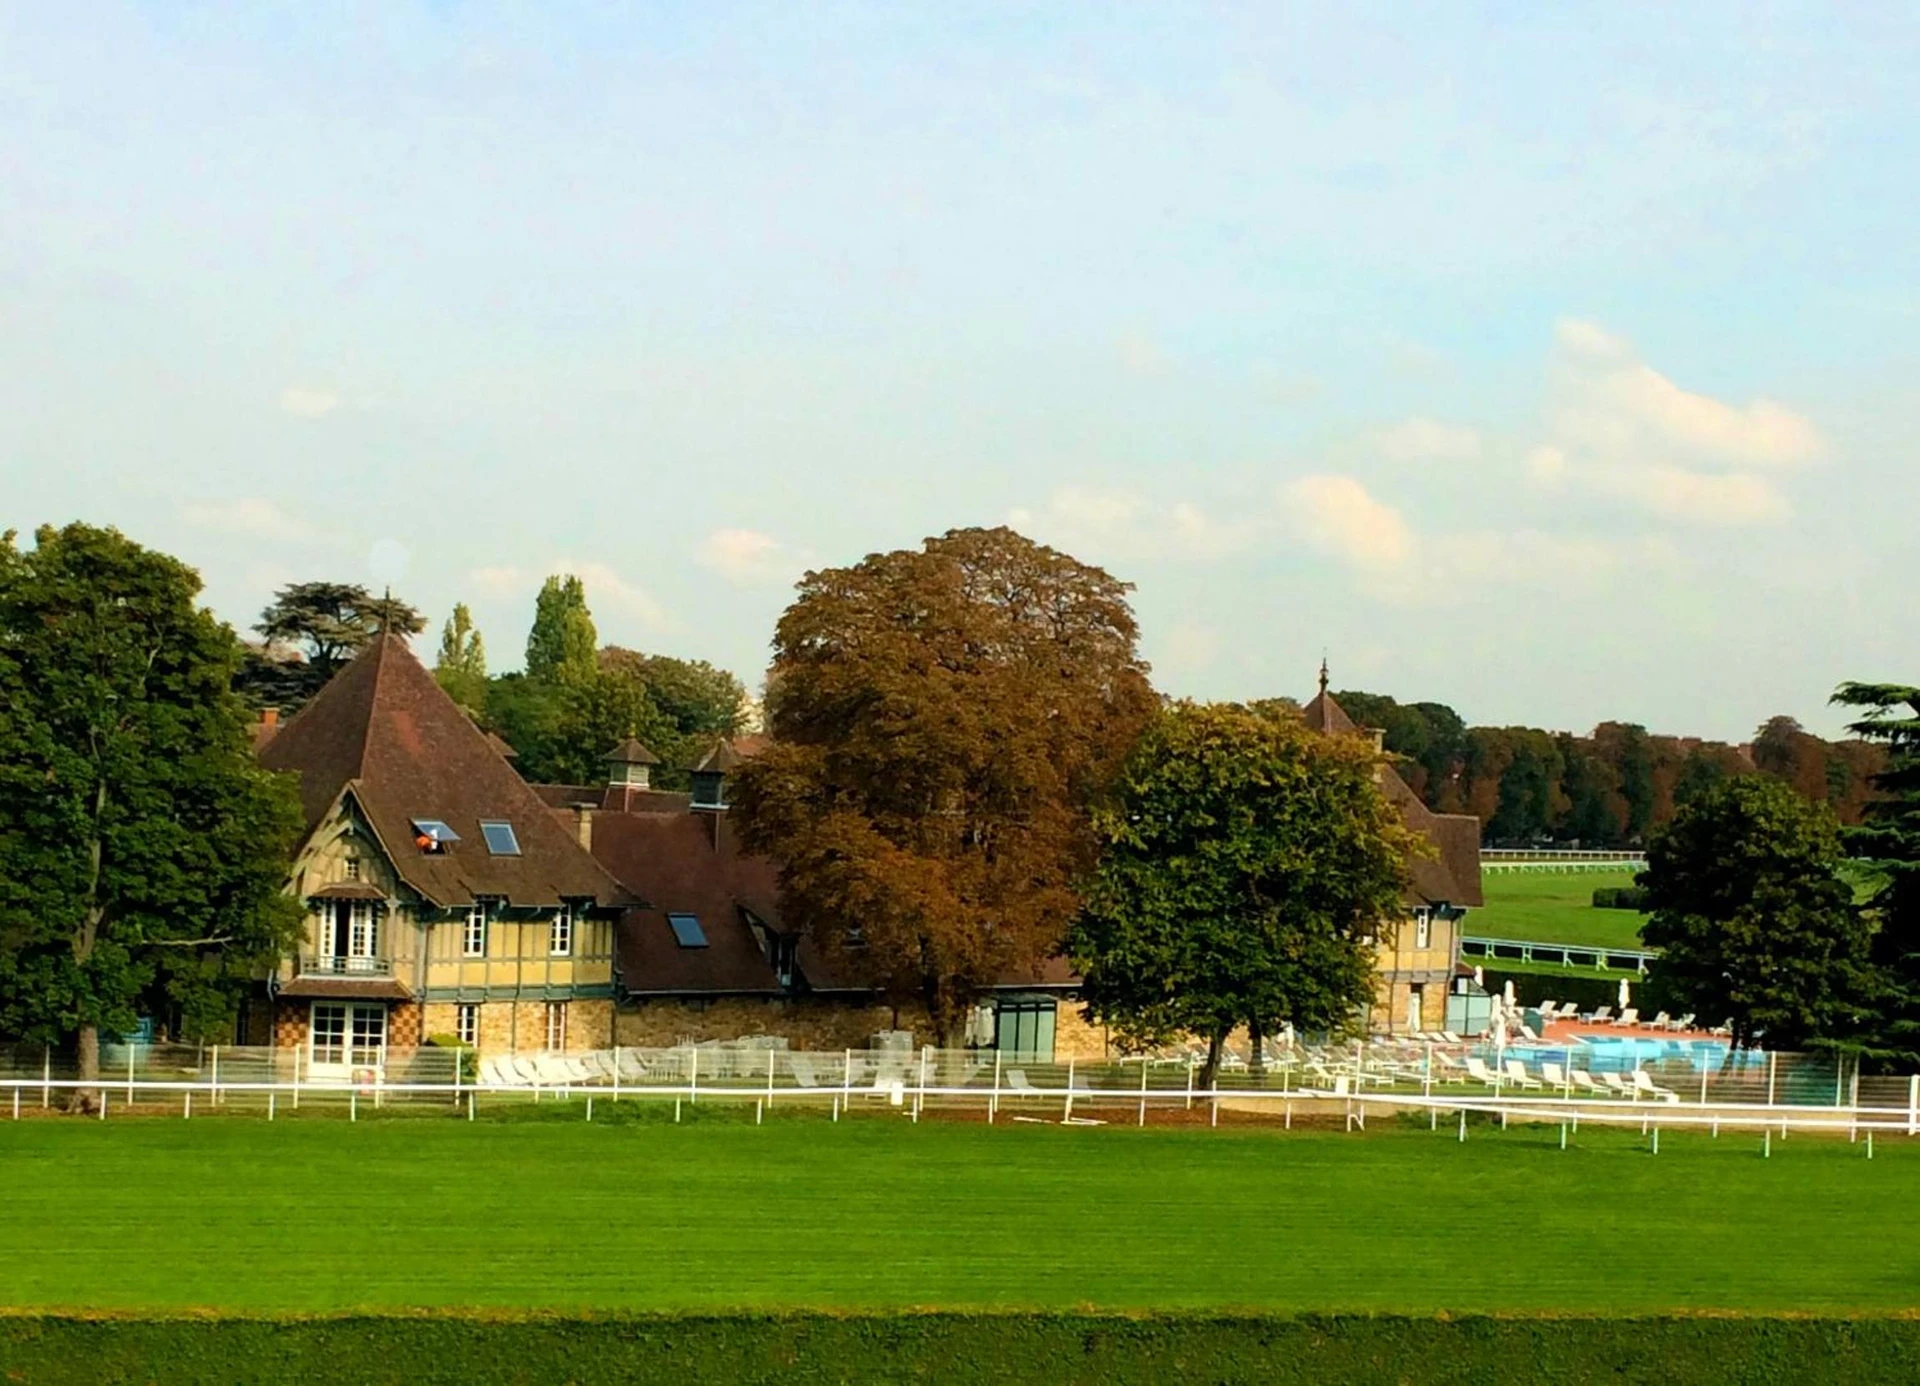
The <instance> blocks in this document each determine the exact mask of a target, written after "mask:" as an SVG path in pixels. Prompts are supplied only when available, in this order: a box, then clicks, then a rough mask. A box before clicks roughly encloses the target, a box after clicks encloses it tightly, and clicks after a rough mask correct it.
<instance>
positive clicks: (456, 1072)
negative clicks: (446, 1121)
mask: <svg viewBox="0 0 1920 1386" xmlns="http://www.w3.org/2000/svg"><path fill="white" fill-rule="evenodd" d="M466 1066H467V1050H466V1046H465V1045H461V1046H459V1047H458V1048H456V1049H455V1050H454V1051H453V1109H454V1110H455V1111H456V1112H457V1111H459V1110H460V1070H461V1069H463V1068H465V1067H466Z"/></svg>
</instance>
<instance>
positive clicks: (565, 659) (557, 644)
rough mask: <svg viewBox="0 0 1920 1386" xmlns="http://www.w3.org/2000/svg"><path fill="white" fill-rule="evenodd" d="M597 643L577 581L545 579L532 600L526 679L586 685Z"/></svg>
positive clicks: (564, 577) (583, 589) (583, 591)
mask: <svg viewBox="0 0 1920 1386" xmlns="http://www.w3.org/2000/svg"><path fill="white" fill-rule="evenodd" d="M599 643H600V636H599V633H598V632H597V631H596V630H595V629H594V625H593V613H592V612H590V611H589V610H587V591H586V587H585V586H584V585H583V584H582V583H581V581H580V579H579V578H577V577H574V576H573V575H572V574H570V573H568V574H556V575H554V576H553V577H550V578H548V579H547V580H546V582H545V583H544V584H542V585H541V588H540V595H539V596H538V597H536V598H534V604H533V628H532V629H531V630H529V631H528V632H527V677H528V678H530V679H539V680H541V681H543V682H546V683H560V684H569V685H574V686H582V685H585V684H587V683H590V682H592V680H593V676H594V672H595V661H594V651H595V650H596V649H597V648H598V646H599Z"/></svg>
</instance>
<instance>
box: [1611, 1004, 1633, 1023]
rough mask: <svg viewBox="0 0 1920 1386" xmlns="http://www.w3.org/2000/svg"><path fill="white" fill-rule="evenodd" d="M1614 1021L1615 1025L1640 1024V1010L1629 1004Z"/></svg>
mask: <svg viewBox="0 0 1920 1386" xmlns="http://www.w3.org/2000/svg"><path fill="white" fill-rule="evenodd" d="M1613 1023H1614V1024H1615V1025H1638V1024H1639V1023H1640V1012H1639V1011H1637V1010H1635V1009H1634V1008H1633V1007H1632V1006H1629V1007H1627V1008H1626V1009H1625V1010H1624V1011H1622V1012H1620V1014H1619V1016H1618V1017H1616V1018H1615V1020H1614V1022H1613Z"/></svg>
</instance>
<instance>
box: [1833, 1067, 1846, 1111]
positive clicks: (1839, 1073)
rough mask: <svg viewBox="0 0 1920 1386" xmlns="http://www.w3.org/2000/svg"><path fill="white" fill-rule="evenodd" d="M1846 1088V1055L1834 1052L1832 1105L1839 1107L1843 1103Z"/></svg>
mask: <svg viewBox="0 0 1920 1386" xmlns="http://www.w3.org/2000/svg"><path fill="white" fill-rule="evenodd" d="M1846 1090H1847V1056H1846V1055H1845V1054H1835V1055H1834V1056H1833V1105H1834V1106H1836V1107H1840V1106H1844V1105H1845V1098H1846Z"/></svg>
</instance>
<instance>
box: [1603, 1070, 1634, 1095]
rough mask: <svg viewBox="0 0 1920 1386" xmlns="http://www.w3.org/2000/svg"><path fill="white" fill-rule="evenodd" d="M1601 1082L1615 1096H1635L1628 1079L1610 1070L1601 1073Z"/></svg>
mask: <svg viewBox="0 0 1920 1386" xmlns="http://www.w3.org/2000/svg"><path fill="white" fill-rule="evenodd" d="M1600 1082H1601V1083H1602V1084H1603V1085H1604V1086H1605V1087H1606V1090H1607V1091H1608V1092H1610V1093H1612V1094H1613V1095H1614V1096H1615V1097H1632V1096H1633V1089H1632V1088H1630V1087H1628V1086H1627V1084H1626V1080H1625V1079H1623V1078H1622V1077H1621V1076H1620V1075H1619V1074H1617V1073H1614V1072H1611V1071H1609V1072H1606V1073H1603V1074H1601V1075H1600Z"/></svg>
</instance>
